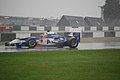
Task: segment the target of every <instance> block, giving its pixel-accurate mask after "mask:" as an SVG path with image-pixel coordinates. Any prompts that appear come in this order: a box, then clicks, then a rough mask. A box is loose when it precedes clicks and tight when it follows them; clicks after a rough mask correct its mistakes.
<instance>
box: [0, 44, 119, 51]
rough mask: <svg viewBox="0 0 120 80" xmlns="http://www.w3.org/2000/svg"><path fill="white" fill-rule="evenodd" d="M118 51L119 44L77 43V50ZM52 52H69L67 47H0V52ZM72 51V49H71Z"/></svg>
mask: <svg viewBox="0 0 120 80" xmlns="http://www.w3.org/2000/svg"><path fill="white" fill-rule="evenodd" d="M111 48H112V49H120V42H109V43H79V45H78V47H77V48H76V49H77V50H91V49H111ZM53 50H71V49H70V48H69V47H64V48H55V47H45V48H34V49H28V48H24V49H16V48H15V47H5V46H4V45H0V52H21V51H53ZM72 50H73V49H72Z"/></svg>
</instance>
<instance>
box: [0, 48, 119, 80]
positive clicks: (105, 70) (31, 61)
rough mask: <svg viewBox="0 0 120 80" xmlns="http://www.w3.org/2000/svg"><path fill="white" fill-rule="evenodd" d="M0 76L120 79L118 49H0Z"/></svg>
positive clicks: (9, 79) (1, 79)
mask: <svg viewBox="0 0 120 80" xmlns="http://www.w3.org/2000/svg"><path fill="white" fill-rule="evenodd" d="M0 80H120V49H111V50H110V49H105V50H80V51H79V50H70V51H67V50H66V51H65V50H64V51H37V52H15V53H12V52H10V53H0Z"/></svg>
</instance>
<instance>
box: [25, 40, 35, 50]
mask: <svg viewBox="0 0 120 80" xmlns="http://www.w3.org/2000/svg"><path fill="white" fill-rule="evenodd" d="M27 45H28V47H29V48H34V47H35V46H36V40H35V39H29V40H28V41H27Z"/></svg>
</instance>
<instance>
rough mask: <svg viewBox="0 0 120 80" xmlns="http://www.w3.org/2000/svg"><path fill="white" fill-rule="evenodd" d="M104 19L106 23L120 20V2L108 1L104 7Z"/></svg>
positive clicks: (116, 0) (117, 0)
mask: <svg viewBox="0 0 120 80" xmlns="http://www.w3.org/2000/svg"><path fill="white" fill-rule="evenodd" d="M103 17H104V20H105V22H106V23H110V22H112V21H114V20H116V19H120V4H119V0H106V1H105V5H104V6H103Z"/></svg>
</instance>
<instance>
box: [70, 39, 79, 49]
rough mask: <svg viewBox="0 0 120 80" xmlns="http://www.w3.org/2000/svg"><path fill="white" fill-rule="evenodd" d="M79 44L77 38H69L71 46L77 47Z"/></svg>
mask: <svg viewBox="0 0 120 80" xmlns="http://www.w3.org/2000/svg"><path fill="white" fill-rule="evenodd" d="M77 46H78V41H77V39H75V38H72V39H70V40H69V47H70V48H76V47H77Z"/></svg>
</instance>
